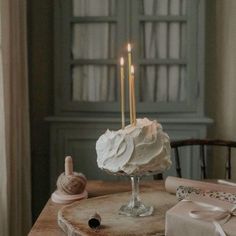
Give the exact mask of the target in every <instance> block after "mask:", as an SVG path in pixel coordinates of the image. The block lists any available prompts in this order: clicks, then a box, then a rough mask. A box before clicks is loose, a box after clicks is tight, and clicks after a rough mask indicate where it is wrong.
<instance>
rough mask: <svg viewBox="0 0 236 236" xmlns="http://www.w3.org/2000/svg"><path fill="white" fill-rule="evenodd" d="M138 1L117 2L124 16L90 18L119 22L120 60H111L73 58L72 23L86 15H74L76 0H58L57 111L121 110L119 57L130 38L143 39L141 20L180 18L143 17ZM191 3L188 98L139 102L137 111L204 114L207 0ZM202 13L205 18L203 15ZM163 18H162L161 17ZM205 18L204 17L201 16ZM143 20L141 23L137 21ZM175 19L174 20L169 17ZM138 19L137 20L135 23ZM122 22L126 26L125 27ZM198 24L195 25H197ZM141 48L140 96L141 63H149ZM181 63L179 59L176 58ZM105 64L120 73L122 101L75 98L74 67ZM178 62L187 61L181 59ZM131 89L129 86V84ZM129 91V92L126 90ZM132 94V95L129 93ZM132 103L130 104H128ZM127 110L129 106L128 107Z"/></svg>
mask: <svg viewBox="0 0 236 236" xmlns="http://www.w3.org/2000/svg"><path fill="white" fill-rule="evenodd" d="M138 1H139V0H130V1H126V0H119V1H117V8H118V10H117V12H120V15H118V16H117V17H116V16H114V17H113V16H112V17H109V16H108V17H105V16H104V17H87V19H84V21H85V22H97V21H100V22H101V21H104V22H107V20H108V21H111V22H117V31H118V33H117V34H118V35H119V37H117V38H118V39H117V46H116V49H117V59H108V60H100V59H98V60H96V59H95V60H93V59H92V60H74V61H72V60H71V42H72V40H71V24H73V23H75V22H77V21H79V22H80V21H81V20H82V17H72V16H71V12H72V1H71V0H54V4H55V12H54V94H55V97H54V102H55V114H57V115H62V114H75V115H77V114H79V113H86V112H87V113H89V114H90V113H91V112H92V113H93V112H94V113H103V114H104V113H113V114H114V113H120V102H119V93H120V89H119V87H120V86H119V83H120V81H119V66H118V62H119V57H120V55H121V54H122V51H124V47H125V43H127V42H128V38H130V39H131V42H137V44H138V42H139V40H138V34H139V25H140V23H139V22H140V20H141V21H143V20H145V19H148V18H149V20H155V21H163V20H166V19H167V18H172V19H173V20H174V19H177V18H178V17H170V16H166V17H160V18H159V19H153V18H154V17H152V16H141V17H140V16H139V15H137V14H138V9H137V7H138V4H137V3H138ZM187 2H188V4H189V5H191V8H190V11H191V14H189V13H188V14H187V16H186V17H187V22H190V23H187V34H188V39H187V41H188V42H191V43H188V49H187V59H186V61H187V63H190V67H189V68H188V69H187V70H189V71H188V73H187V74H188V80H189V84H188V89H187V90H186V92H187V93H189V94H188V95H187V99H186V101H184V102H176V101H175V102H153V103H152V102H138V103H137V112H139V113H158V114H167V113H168V114H183V113H196V112H197V113H201V112H203V92H204V91H203V88H204V87H203V84H204V30H201V29H204V9H205V6H204V5H205V3H204V0H196V1H195V0H187ZM123 6H125V8H126V9H127V11H126V12H125V11H122V9H123V8H122V7H123ZM135 8H136V11H134V12H136V14H131V15H132V18H131V24H130V25H129V24H126V22H127V19H128V17H129V13H131V9H135ZM187 12H188V11H187ZM200 16H201V17H200ZM161 18H162V19H161ZM200 18H201V19H200ZM137 19H139V22H137ZM169 20H171V19H169ZM179 20H180V21H181V20H183V17H182V16H181V17H179ZM134 22H136V23H134ZM121 25H123V26H125V27H123V28H122V27H121ZM193 25H194V27H193ZM139 54H140V52H139V49H138V47H137V48H135V50H134V51H133V56H134V63H135V65H137V66H136V67H137V71H136V76H137V83H136V85H135V86H136V95H137V96H139V94H138V93H139V73H140V69H139V66H140V65H141V64H146V63H148V62H147V60H146V61H145V60H143V59H142V58H141V59H140V58H139ZM149 62H150V63H151V64H152V63H153V64H162V63H164V64H166V63H167V64H172V63H173V60H168V59H166V60H159V59H157V60H156V59H155V60H150V61H149ZM176 62H177V61H176ZM76 63H78V64H83V63H84V64H87V63H93V64H100V65H102V64H104V65H106V63H107V64H109V65H114V66H116V68H117V69H116V75H117V78H116V79H117V86H118V88H117V95H118V100H117V101H116V102H81V101H72V99H71V91H72V90H71V86H72V85H71V84H72V83H71V81H72V78H71V66H72V65H73V64H76ZM178 63H184V62H183V61H182V62H181V60H179V61H178ZM126 90H127V86H126ZM126 94H127V93H126ZM126 97H128V96H126ZM126 104H128V103H126ZM126 109H128V108H127V107H126Z"/></svg>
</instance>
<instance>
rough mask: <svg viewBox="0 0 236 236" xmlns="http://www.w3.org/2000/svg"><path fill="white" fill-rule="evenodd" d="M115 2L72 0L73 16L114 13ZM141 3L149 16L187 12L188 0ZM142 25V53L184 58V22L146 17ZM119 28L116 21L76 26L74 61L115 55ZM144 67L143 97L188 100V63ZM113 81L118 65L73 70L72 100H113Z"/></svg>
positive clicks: (157, 0)
mask: <svg viewBox="0 0 236 236" xmlns="http://www.w3.org/2000/svg"><path fill="white" fill-rule="evenodd" d="M117 1H118V0H117ZM115 2H116V1H115V0H74V1H73V14H74V16H80V17H83V16H111V15H113V14H114V12H115V10H114V9H115ZM137 3H138V4H140V5H139V9H140V10H141V12H140V13H141V14H143V15H149V16H150V15H152V16H185V15H186V11H187V10H186V5H187V0H142V1H137ZM138 23H140V22H138V19H137V24H138ZM127 24H130V22H127ZM123 27H125V26H123ZM140 27H141V28H140V29H141V32H140V38H141V45H140V46H141V54H142V55H143V57H144V58H145V59H177V60H178V59H185V58H186V55H185V54H186V22H184V21H183V22H180V21H173V20H172V21H170V22H168V21H161V22H156V21H144V22H142V23H141V24H140ZM115 31H116V29H115V24H111V23H104V22H103V23H84V22H83V23H77V24H74V26H73V38H72V39H73V47H72V55H73V59H110V58H114V56H115V46H114V45H116V42H115V38H116V34H115ZM140 71H141V81H140V84H141V94H140V99H141V101H144V102H156V101H163V102H172V101H183V100H184V99H185V91H186V87H185V86H186V85H185V80H186V65H179V64H177V63H176V64H170V65H168V64H164V63H163V64H160V65H147V66H142V68H141V70H140ZM114 79H115V69H114V68H111V67H109V66H98V65H79V66H75V67H74V68H72V80H73V82H72V83H73V85H72V88H73V100H77V101H114V100H115V89H116V84H115V81H114Z"/></svg>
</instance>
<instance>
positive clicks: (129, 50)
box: [127, 43, 131, 52]
mask: <svg viewBox="0 0 236 236" xmlns="http://www.w3.org/2000/svg"><path fill="white" fill-rule="evenodd" d="M127 50H128V52H131V45H130V43H128V45H127Z"/></svg>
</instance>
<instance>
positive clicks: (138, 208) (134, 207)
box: [119, 176, 153, 217]
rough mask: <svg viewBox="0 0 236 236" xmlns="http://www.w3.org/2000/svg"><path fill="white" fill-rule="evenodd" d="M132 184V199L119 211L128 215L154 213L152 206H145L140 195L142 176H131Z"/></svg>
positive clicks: (135, 215)
mask: <svg viewBox="0 0 236 236" xmlns="http://www.w3.org/2000/svg"><path fill="white" fill-rule="evenodd" d="M130 178H131V185H132V195H131V198H130V201H129V202H128V203H127V204H125V205H123V206H121V208H120V211H119V213H120V214H121V215H126V216H133V217H138V216H149V215H151V214H152V213H153V207H152V206H145V205H144V204H143V203H142V201H141V199H140V197H139V181H140V176H130Z"/></svg>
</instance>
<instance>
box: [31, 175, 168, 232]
mask: <svg viewBox="0 0 236 236" xmlns="http://www.w3.org/2000/svg"><path fill="white" fill-rule="evenodd" d="M86 189H87V191H88V193H89V197H90V198H91V197H98V196H103V195H107V194H112V193H121V192H127V191H131V186H130V182H129V181H115V182H114V181H98V180H90V181H88V184H87V187H86ZM154 190H155V191H158V190H159V191H165V189H164V182H163V181H157V180H154V181H153V180H150V181H141V184H140V192H142V191H154ZM63 206H65V205H62V204H56V203H53V202H52V201H51V200H50V199H49V200H48V202H47V204H46V205H45V207H44V209H43V210H42V212H41V214H40V215H39V217H38V219H37V221H36V222H35V224H34V225H33V227H32V229H31V231H30V232H29V234H28V235H29V236H65V233H64V232H63V231H62V230H61V229H60V227H59V226H58V224H57V214H58V211H59V210H60V209H61V208H62V207H63Z"/></svg>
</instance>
